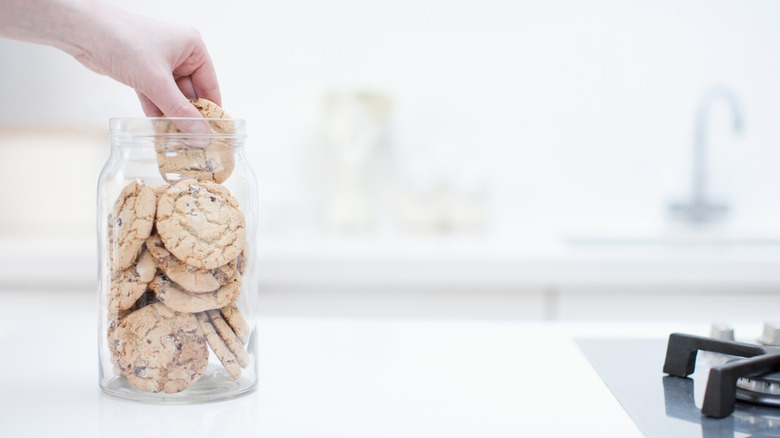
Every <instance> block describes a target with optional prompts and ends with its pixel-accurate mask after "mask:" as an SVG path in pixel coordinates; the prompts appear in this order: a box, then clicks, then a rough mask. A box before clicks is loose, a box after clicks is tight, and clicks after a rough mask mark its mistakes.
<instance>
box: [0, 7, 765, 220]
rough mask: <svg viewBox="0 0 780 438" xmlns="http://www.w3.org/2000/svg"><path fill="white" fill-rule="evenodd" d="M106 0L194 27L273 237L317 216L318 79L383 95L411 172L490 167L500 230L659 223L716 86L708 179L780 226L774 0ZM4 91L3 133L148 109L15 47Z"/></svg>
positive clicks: (47, 54) (39, 52) (84, 73)
mask: <svg viewBox="0 0 780 438" xmlns="http://www.w3.org/2000/svg"><path fill="white" fill-rule="evenodd" d="M111 3H114V4H117V5H120V6H122V7H124V8H126V9H129V10H131V11H134V12H138V13H141V14H145V15H151V16H154V17H157V18H160V19H163V20H168V21H174V22H179V23H188V24H191V25H194V26H196V27H198V28H199V29H200V31H201V33H202V34H203V37H204V39H205V40H206V42H207V44H208V46H209V49H210V52H211V54H212V57H213V59H214V61H215V63H216V66H217V70H218V74H219V77H220V81H221V86H222V92H223V103H224V106H225V108H226V109H227V110H228V111H229V112H230V113H231V114H232V115H234V116H235V117H241V118H245V119H247V120H248V121H249V123H248V130H249V134H250V143H249V148H250V151H249V153H248V155H249V156H250V158H251V159H252V161H253V162H254V167H255V170H256V172H257V174H258V178H259V181H260V187H261V203H262V204H261V206H264V207H265V210H264V211H265V213H266V214H265V216H264V218H265V220H266V222H265V223H264V226H265V227H267V228H268V229H270V230H273V229H279V228H283V227H285V226H286V227H289V226H291V225H290V224H303V225H304V226H306V227H310V226H312V224H313V223H314V226H316V221H312V220H311V218H312V217H318V216H317V215H318V214H319V212H320V210H319V207H320V205H321V202H322V192H321V191H319V189H318V187H320V185H319V180H318V178H320V177H321V176H322V169H321V164H322V160H321V157H322V151H321V150H318V148H321V145H320V143H319V142H318V141H317V137H316V136H315V135H314V129H313V125H312V123H311V121H310V119H309V118H307V115H310V109H311V102H312V100H311V99H312V98H313V96H315V95H316V94H317V93H318V92H321V91H322V90H327V89H331V88H342V89H350V88H354V87H372V88H374V89H381V90H385V91H386V92H387V93H388V94H389V95H390V96H391V97H392V100H393V102H394V106H393V112H392V124H391V127H392V129H391V132H390V138H391V140H392V142H391V146H392V149H393V151H394V153H395V154H396V156H397V157H398V159H399V160H400V163H401V165H403V163H404V162H409V161H410V160H412V159H419V158H420V157H437V156H440V155H441V148H445V149H449V150H450V152H449V154H450V156H449V157H448V158H447V160H449V161H447V160H445V161H446V162H449V163H451V164H452V166H454V167H453V168H455V169H458V168H459V167H458V163H461V164H462V163H467V164H469V165H470V166H472V167H473V168H474V167H475V168H477V169H478V170H482V171H483V172H484V174H485V175H487V176H486V177H485V179H484V182H485V183H486V184H487V185H488V187H489V189H490V200H491V202H492V209H491V210H492V220H493V228H491V229H492V230H494V231H496V232H497V233H499V234H502V233H509V232H510V231H513V230H515V229H517V228H533V227H537V226H540V224H541V225H544V226H546V227H548V226H552V227H554V228H555V229H558V230H566V229H569V228H572V227H577V228H582V227H587V226H589V224H593V225H594V226H596V225H599V226H603V225H604V224H605V223H606V224H607V225H608V226H610V227H616V226H622V224H624V223H637V222H642V223H660V222H661V221H662V219H663V214H664V206H665V204H666V203H667V202H668V201H669V200H670V198H674V197H680V196H684V195H685V194H686V192H687V187H688V178H689V160H690V149H691V141H692V135H693V113H694V110H695V108H696V105H697V103H698V101H699V99H700V98H701V96H702V95H703V93H704V92H705V91H706V90H707V89H708V88H709V87H711V86H715V85H722V86H727V87H729V88H731V89H732V90H733V91H734V92H736V93H737V94H738V95H739V97H740V99H741V101H742V106H743V108H744V113H745V119H746V130H745V133H744V135H743V136H741V137H735V136H733V134H732V132H731V130H730V127H729V124H728V122H729V113H728V111H727V108H726V107H725V106H716V107H714V108H713V113H712V122H713V123H712V126H711V128H710V131H709V133H710V136H711V139H712V142H711V143H712V162H711V166H712V169H713V172H714V173H713V184H714V188H715V190H716V191H717V193H718V194H720V195H721V196H722V197H723V198H724V199H728V200H730V201H731V204H732V206H733V207H734V219H735V220H736V221H738V222H741V223H742V224H747V225H745V226H748V225H749V226H758V225H765V226H766V227H767V228H771V229H773V230H776V231H777V232H778V234H780V202H778V200H780V176H778V174H779V172H777V169H780V144H778V143H780V124H778V123H776V121H777V120H780V34H779V33H778V32H777V23H780V3H778V2H776V1H771V0H765V1H757V0H750V1H736V0H735V1H709V0H682V1H679V0H660V1H653V2H647V1H609V0H596V1H587V2H583V1H576V0H554V1H545V2H539V1H517V0H513V1H510V0H481V1H465V0H452V1H442V0H415V1H410V0H394V1H392V2H391V1H373V2H365V1H357V0H331V1H328V2H321V1H310V0H292V1H283V2H271V1H262V2H240V1H230V0H228V1H223V2H219V3H214V2H205V1H200V0H192V1H189V2H186V3H185V2H160V1H151V0H137V1H133V2H130V1H119V0H112V1H111ZM0 96H3V99H4V100H5V102H7V103H9V102H10V103H11V104H6V105H1V106H0V123H2V124H3V125H14V124H40V123H45V124H70V125H84V126H89V127H96V129H99V130H105V129H106V126H107V119H108V118H109V117H113V116H134V115H141V111H140V107H139V106H138V104H137V102H136V98H135V95H134V93H133V92H132V91H130V90H128V89H126V88H124V87H123V86H121V85H118V84H115V83H113V82H112V81H111V80H109V79H107V78H103V77H99V76H97V75H95V74H93V73H91V72H89V71H88V70H86V69H84V68H83V67H81V66H80V65H78V63H76V61H74V60H72V59H70V58H69V57H68V56H67V55H64V54H61V53H58V52H56V51H55V50H53V49H49V48H46V47H37V46H32V45H28V44H24V43H17V42H12V41H7V40H0ZM106 144H107V141H106ZM453 163H454V164H453ZM396 164H398V163H396ZM85 171H87V172H88V171H91V170H90V169H86V170H85ZM97 171H98V170H97V169H94V172H95V173H94V175H95V178H97ZM90 196H91V194H90ZM89 218H90V220H92V216H91V212H90V216H89ZM775 224H777V225H775Z"/></svg>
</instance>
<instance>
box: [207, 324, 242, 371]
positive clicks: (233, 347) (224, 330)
mask: <svg viewBox="0 0 780 438" xmlns="http://www.w3.org/2000/svg"><path fill="white" fill-rule="evenodd" d="M206 314H208V315H209V319H211V323H212V324H214V328H215V329H217V333H219V337H221V338H222V340H223V341H225V345H227V347H228V348H229V349H230V352H231V353H233V356H235V357H236V361H237V362H238V364H239V365H241V368H246V367H247V365H249V355H248V354H247V352H246V350H244V344H242V343H241V340H240V339H238V336H236V334H235V332H233V329H232V328H230V326H229V325H228V323H227V322H225V320H224V319H223V318H222V313H220V311H219V309H212V310H208V311H206Z"/></svg>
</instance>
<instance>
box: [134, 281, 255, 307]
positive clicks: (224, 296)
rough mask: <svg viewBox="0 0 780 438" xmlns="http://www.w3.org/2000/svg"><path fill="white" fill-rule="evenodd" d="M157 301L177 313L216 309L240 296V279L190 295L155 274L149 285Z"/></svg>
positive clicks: (190, 293)
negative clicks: (210, 290) (214, 288)
mask: <svg viewBox="0 0 780 438" xmlns="http://www.w3.org/2000/svg"><path fill="white" fill-rule="evenodd" d="M149 289H151V290H153V291H154V293H155V295H156V296H157V299H158V300H160V301H161V302H163V303H164V304H165V305H166V306H168V307H170V308H171V309H173V310H176V311H177V312H184V313H198V312H204V311H206V310H209V309H218V308H220V307H225V306H227V305H228V304H232V303H234V302H236V300H238V297H239V295H241V279H240V277H237V276H236V277H234V278H233V279H231V281H230V282H229V283H228V284H226V285H224V286H222V287H220V288H219V289H217V290H215V291H213V292H206V293H192V292H187V291H185V290H184V289H182V288H181V287H180V286H179V285H177V284H176V283H174V282H172V281H171V280H170V279H169V278H168V277H167V276H165V275H163V274H157V275H156V276H155V277H154V280H152V281H151V283H149Z"/></svg>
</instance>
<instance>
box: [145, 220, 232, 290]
mask: <svg viewBox="0 0 780 438" xmlns="http://www.w3.org/2000/svg"><path fill="white" fill-rule="evenodd" d="M146 247H147V248H148V251H149V253H150V254H151V255H152V257H153V258H154V262H155V264H156V265H157V267H158V268H160V270H161V271H163V272H164V273H165V275H167V276H168V278H170V279H171V280H173V281H174V282H175V283H176V284H178V285H179V286H181V287H182V288H183V289H184V290H186V291H188V292H195V293H202V292H213V291H215V290H217V289H219V288H220V287H222V286H223V285H225V284H227V283H228V282H229V281H230V279H231V278H233V277H235V276H236V274H237V273H238V269H237V267H236V264H237V261H236V260H237V259H233V260H231V261H229V262H228V263H226V264H225V265H222V266H219V267H216V268H214V269H198V268H195V267H192V266H190V265H188V264H186V263H184V262H182V261H181V260H179V259H177V258H176V257H174V256H173V255H172V254H171V253H170V251H168V249H167V248H165V244H163V241H162V239H160V236H159V235H157V234H152V235H151V236H149V238H148V239H146ZM149 281H151V279H150V280H149Z"/></svg>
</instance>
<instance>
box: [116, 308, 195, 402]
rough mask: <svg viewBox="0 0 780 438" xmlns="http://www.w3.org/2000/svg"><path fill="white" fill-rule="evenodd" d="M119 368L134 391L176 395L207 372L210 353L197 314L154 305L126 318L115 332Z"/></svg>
mask: <svg viewBox="0 0 780 438" xmlns="http://www.w3.org/2000/svg"><path fill="white" fill-rule="evenodd" d="M114 339H115V343H116V345H115V351H116V354H117V365H118V367H119V369H120V371H121V372H122V375H124V376H125V377H127V380H128V381H129V382H130V384H131V385H133V386H134V387H135V388H137V389H139V390H141V391H147V392H160V391H162V392H165V393H169V394H170V393H175V392H179V391H183V390H185V389H187V388H189V387H190V386H191V385H192V384H193V383H195V382H196V381H197V380H198V379H199V378H200V376H202V375H203V373H204V372H205V371H206V366H207V365H208V356H209V350H208V346H207V344H206V337H205V336H204V334H203V331H202V330H201V328H200V326H199V325H198V321H197V319H196V318H195V316H194V315H190V314H186V313H180V312H176V311H174V310H171V309H169V308H168V307H166V306H165V305H163V304H162V303H154V304H151V305H148V306H146V307H142V308H141V309H139V310H136V311H135V312H133V313H131V314H130V315H128V316H126V317H125V318H124V319H122V321H121V322H120V323H119V325H118V326H117V328H116V330H115V332H114Z"/></svg>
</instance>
